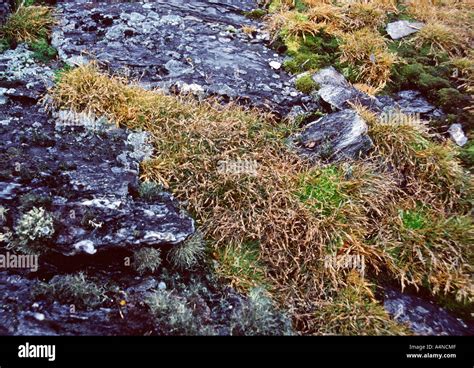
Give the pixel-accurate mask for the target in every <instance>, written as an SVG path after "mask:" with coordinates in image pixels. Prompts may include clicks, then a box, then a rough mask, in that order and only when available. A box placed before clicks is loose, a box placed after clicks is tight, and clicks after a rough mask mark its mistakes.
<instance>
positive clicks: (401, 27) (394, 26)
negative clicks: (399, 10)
mask: <svg viewBox="0 0 474 368" xmlns="http://www.w3.org/2000/svg"><path fill="white" fill-rule="evenodd" d="M424 26H425V24H424V23H422V22H410V21H408V20H399V21H396V22H392V23H389V24H387V28H386V31H387V33H388V35H389V36H390V37H391V38H392V39H393V40H399V39H400V38H403V37H406V36H409V35H411V34H413V33H416V32H418V31H419V30H420V29H422V28H423V27H424Z"/></svg>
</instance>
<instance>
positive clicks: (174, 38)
mask: <svg viewBox="0 0 474 368" xmlns="http://www.w3.org/2000/svg"><path fill="white" fill-rule="evenodd" d="M256 7H257V2H255V1H250V0H247V1H234V0H232V1H198V0H191V1H185V2H183V1H180V0H160V1H154V2H152V3H120V4H110V3H106V4H103V3H99V4H81V3H73V2H65V3H63V4H61V5H60V9H61V24H60V25H59V26H58V27H57V28H56V29H55V31H54V33H53V45H54V46H55V47H56V48H57V49H58V51H59V55H60V57H61V58H62V59H63V60H64V61H65V62H68V63H70V64H77V63H83V62H85V61H87V60H89V59H97V60H99V61H100V62H102V63H104V64H106V65H107V66H108V67H110V68H111V69H112V70H113V71H114V72H117V73H125V74H126V75H128V76H131V77H132V78H136V79H139V80H140V82H141V83H142V85H144V86H146V87H147V88H153V87H160V88H164V89H165V90H167V89H171V90H173V88H175V87H176V88H177V89H178V90H179V89H184V90H185V91H186V90H189V85H192V86H193V88H192V89H194V90H196V89H198V90H199V91H200V90H202V91H204V92H205V93H206V94H210V95H218V96H223V97H224V98H226V99H236V100H240V101H243V102H249V103H251V104H253V105H254V106H259V107H267V108H270V109H271V110H273V111H275V112H279V113H282V114H286V113H287V112H289V110H290V109H291V107H292V106H293V105H295V104H298V103H299V100H300V98H301V97H302V94H300V93H298V92H297V91H296V90H295V89H294V88H293V86H292V84H291V83H290V82H289V80H290V76H288V75H287V74H286V73H284V72H283V71H282V69H280V68H275V65H281V64H282V62H283V57H282V56H280V55H278V54H275V52H274V51H272V50H271V49H269V48H268V47H266V45H267V43H268V40H269V35H268V34H267V33H266V32H265V31H263V30H262V25H261V23H259V22H257V21H255V20H252V19H249V18H248V17H246V16H245V15H244V12H245V11H249V10H252V9H253V8H256ZM244 27H245V28H244ZM243 29H246V30H247V31H246V32H244V30H243Z"/></svg>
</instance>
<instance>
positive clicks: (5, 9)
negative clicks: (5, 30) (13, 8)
mask: <svg viewBox="0 0 474 368" xmlns="http://www.w3.org/2000/svg"><path fill="white" fill-rule="evenodd" d="M9 14H10V4H9V3H8V1H2V2H1V3H0V24H3V22H5V21H6V19H7V17H8V15H9Z"/></svg>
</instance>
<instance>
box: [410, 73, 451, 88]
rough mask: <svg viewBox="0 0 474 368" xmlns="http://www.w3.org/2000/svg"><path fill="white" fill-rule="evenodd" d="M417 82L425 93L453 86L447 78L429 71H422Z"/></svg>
mask: <svg viewBox="0 0 474 368" xmlns="http://www.w3.org/2000/svg"><path fill="white" fill-rule="evenodd" d="M416 84H417V86H418V88H420V90H421V91H423V92H425V93H428V92H433V91H434V90H438V89H441V88H449V87H451V84H450V83H449V82H448V81H447V80H446V79H443V78H440V77H436V76H433V75H431V74H428V73H421V74H420V76H419V78H418V81H417V82H416Z"/></svg>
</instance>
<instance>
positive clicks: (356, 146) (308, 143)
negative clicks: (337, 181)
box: [291, 109, 373, 162]
mask: <svg viewBox="0 0 474 368" xmlns="http://www.w3.org/2000/svg"><path fill="white" fill-rule="evenodd" d="M291 142H292V145H294V147H295V148H296V150H297V151H298V152H299V154H301V155H302V156H304V157H307V158H309V159H310V160H313V161H316V160H323V161H330V162H332V161H340V160H344V159H358V158H360V157H361V156H363V155H364V154H366V153H367V152H368V151H369V150H370V149H371V148H372V146H373V143H372V140H371V139H370V137H369V136H368V135H367V124H366V122H365V121H364V120H363V119H362V118H361V117H360V116H359V115H358V114H357V113H356V112H355V111H353V110H348V109H345V110H342V111H339V112H335V113H332V114H328V115H326V116H323V117H321V118H320V119H318V120H316V121H314V122H312V123H310V124H308V125H307V126H306V127H305V128H304V130H303V132H302V133H300V134H298V135H296V136H295V137H293V138H292V139H291Z"/></svg>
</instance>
